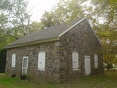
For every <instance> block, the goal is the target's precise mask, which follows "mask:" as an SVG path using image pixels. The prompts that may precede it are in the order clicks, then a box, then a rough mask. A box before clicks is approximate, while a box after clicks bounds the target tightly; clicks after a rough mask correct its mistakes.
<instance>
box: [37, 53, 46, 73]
mask: <svg viewBox="0 0 117 88" xmlns="http://www.w3.org/2000/svg"><path fill="white" fill-rule="evenodd" d="M45 60H46V53H45V51H41V52H39V53H38V70H40V71H45Z"/></svg>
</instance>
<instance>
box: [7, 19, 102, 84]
mask: <svg viewBox="0 0 117 88" xmlns="http://www.w3.org/2000/svg"><path fill="white" fill-rule="evenodd" d="M101 50H102V47H101V45H100V43H99V41H98V40H97V38H96V37H95V34H94V33H93V31H92V29H91V28H90V26H89V24H88V23H87V21H86V20H84V21H82V22H81V23H79V24H78V25H77V26H75V27H73V28H72V29H71V30H69V31H68V32H67V33H65V34H64V35H63V36H62V37H61V38H60V41H55V42H50V43H43V44H38V45H31V46H25V47H19V48H12V49H8V50H7V63H6V74H7V75H10V76H11V75H12V74H16V75H17V76H19V75H21V74H22V58H23V56H28V60H29V61H28V74H27V75H28V77H29V78H30V80H33V81H36V82H45V81H49V82H55V83H60V82H65V81H68V80H71V79H72V78H77V77H79V76H85V70H84V55H89V56H90V58H91V74H99V73H100V74H101V73H103V60H102V56H101ZM39 51H45V52H46V63H45V71H40V70H38V52H39ZM73 51H76V52H78V54H79V64H80V67H79V70H78V71H73V69H72V52H73ZM13 53H16V67H15V68H13V67H11V59H12V54H13ZM94 54H98V57H99V67H98V68H97V69H95V68H94Z"/></svg>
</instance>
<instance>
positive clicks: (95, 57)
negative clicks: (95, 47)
mask: <svg viewBox="0 0 117 88" xmlns="http://www.w3.org/2000/svg"><path fill="white" fill-rule="evenodd" d="M94 68H98V55H97V54H94Z"/></svg>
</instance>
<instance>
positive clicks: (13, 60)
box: [11, 53, 16, 67]
mask: <svg viewBox="0 0 117 88" xmlns="http://www.w3.org/2000/svg"><path fill="white" fill-rule="evenodd" d="M15 66H16V54H15V53H13V54H12V59H11V67H15Z"/></svg>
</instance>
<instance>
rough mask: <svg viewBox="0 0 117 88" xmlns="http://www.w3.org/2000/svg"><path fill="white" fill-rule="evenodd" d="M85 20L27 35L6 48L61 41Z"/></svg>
mask: <svg viewBox="0 0 117 88" xmlns="http://www.w3.org/2000/svg"><path fill="white" fill-rule="evenodd" d="M84 19H85V18H83V19H77V20H74V21H72V22H70V23H64V24H61V25H57V26H52V27H48V28H46V29H43V30H38V31H35V32H33V33H30V34H28V35H26V36H25V37H22V38H20V39H18V40H16V41H14V42H13V43H11V44H9V45H7V46H6V48H13V47H19V46H25V45H32V44H38V43H42V42H50V41H55V40H59V38H60V37H61V36H62V35H63V34H64V33H66V32H67V31H69V30H70V29H71V28H72V27H74V26H75V25H77V24H79V23H80V22H81V21H83V20H84Z"/></svg>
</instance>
